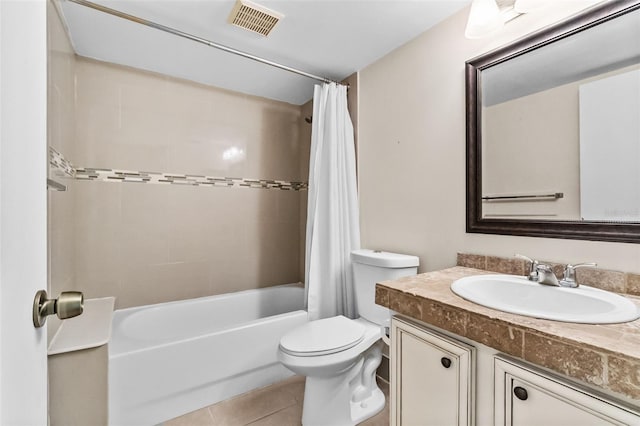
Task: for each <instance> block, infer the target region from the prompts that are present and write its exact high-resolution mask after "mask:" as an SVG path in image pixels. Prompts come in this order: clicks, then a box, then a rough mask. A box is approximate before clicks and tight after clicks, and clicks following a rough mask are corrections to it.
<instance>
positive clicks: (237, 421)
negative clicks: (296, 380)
mask: <svg viewBox="0 0 640 426" xmlns="http://www.w3.org/2000/svg"><path fill="white" fill-rule="evenodd" d="M296 403H298V401H297V400H296V398H295V396H294V395H292V394H291V393H290V392H287V391H285V390H284V389H283V387H281V386H267V387H265V388H262V389H257V390H255V391H251V392H248V393H245V394H243V395H240V396H238V397H235V398H232V399H229V400H227V401H222V402H220V403H218V404H215V405H212V406H210V407H209V412H210V413H211V416H212V417H213V421H214V424H215V425H221V426H222V425H224V426H244V425H246V424H249V423H251V422H253V421H255V420H258V419H261V418H263V417H265V416H268V415H269V414H273V413H275V412H277V411H280V410H282V409H284V408H287V407H290V406H292V405H295V404H296Z"/></svg>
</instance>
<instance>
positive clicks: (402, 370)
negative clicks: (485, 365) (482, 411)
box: [390, 317, 475, 426]
mask: <svg viewBox="0 0 640 426" xmlns="http://www.w3.org/2000/svg"><path fill="white" fill-rule="evenodd" d="M474 361H475V350H474V348H473V347H472V346H470V345H467V344H465V343H463V342H460V341H456V340H455V339H451V338H449V337H446V336H444V335H442V334H440V333H437V332H435V331H432V330H429V329H427V328H424V327H421V326H419V325H418V324H415V323H413V322H411V321H409V320H405V319H399V318H397V317H395V318H393V320H392V323H391V390H390V393H391V395H392V396H391V425H392V426H393V425H403V426H429V425H434V426H436V425H437V426H439V425H451V426H453V425H458V426H462V425H465V426H467V425H471V424H473V401H474V379H473V378H474V371H473V370H474Z"/></svg>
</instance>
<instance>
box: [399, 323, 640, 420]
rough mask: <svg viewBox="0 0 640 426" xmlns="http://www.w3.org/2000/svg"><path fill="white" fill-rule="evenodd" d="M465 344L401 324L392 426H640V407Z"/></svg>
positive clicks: (417, 325) (419, 325)
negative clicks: (638, 408) (617, 400)
mask: <svg viewBox="0 0 640 426" xmlns="http://www.w3.org/2000/svg"><path fill="white" fill-rule="evenodd" d="M461 340H463V338H460V340H458V339H456V338H455V336H453V337H452V336H450V335H448V334H447V335H445V334H444V333H440V332H438V331H435V330H432V329H431V328H430V327H428V326H427V325H423V324H422V323H419V322H416V321H411V320H409V319H406V318H404V317H394V318H393V320H392V322H391V351H390V356H391V388H390V398H391V426H431V425H433V426H442V425H447V426H461V425H468V426H470V425H475V424H476V423H477V424H478V425H479V426H488V425H490V424H492V423H493V424H494V425H495V426H542V425H544V426H554V425H555V426H589V425H598V426H600V425H640V412H639V411H638V410H637V408H636V409H634V408H631V407H630V406H626V405H624V404H623V403H618V402H615V401H614V400H613V399H612V398H610V397H607V396H603V395H600V394H597V393H596V392H594V391H591V390H588V389H587V388H583V387H581V386H579V385H575V384H573V383H571V382H570V381H568V380H566V379H563V378H560V377H558V376H556V375H555V374H552V373H548V372H544V371H542V370H540V369H538V368H535V367H529V366H527V365H525V364H523V363H521V362H519V361H516V360H514V359H512V358H510V357H507V356H503V355H500V354H499V353H498V352H497V351H495V350H494V349H491V348H489V347H487V346H485V345H481V344H479V343H475V344H473V346H472V345H470V344H469V343H465V342H469V340H468V339H464V340H465V342H463V341H461ZM471 343H473V342H471Z"/></svg>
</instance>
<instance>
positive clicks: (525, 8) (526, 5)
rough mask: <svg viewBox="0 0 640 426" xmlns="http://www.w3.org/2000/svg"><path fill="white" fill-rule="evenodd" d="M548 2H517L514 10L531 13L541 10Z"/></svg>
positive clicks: (533, 0)
mask: <svg viewBox="0 0 640 426" xmlns="http://www.w3.org/2000/svg"><path fill="white" fill-rule="evenodd" d="M547 3H548V0H516V1H515V3H514V4H513V8H514V9H515V11H516V12H518V13H529V12H534V11H536V10H538V9H541V8H542V7H543V6H545V5H546V4H547Z"/></svg>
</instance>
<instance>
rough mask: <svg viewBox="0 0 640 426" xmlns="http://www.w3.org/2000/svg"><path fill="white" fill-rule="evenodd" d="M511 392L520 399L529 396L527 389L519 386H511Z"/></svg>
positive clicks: (525, 398) (523, 399)
mask: <svg viewBox="0 0 640 426" xmlns="http://www.w3.org/2000/svg"><path fill="white" fill-rule="evenodd" d="M513 394H514V395H515V396H516V398H518V399H519V400H521V401H526V400H527V398H529V394H528V393H527V390H526V389H525V388H523V387H520V386H516V387H515V388H513Z"/></svg>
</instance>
